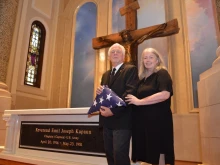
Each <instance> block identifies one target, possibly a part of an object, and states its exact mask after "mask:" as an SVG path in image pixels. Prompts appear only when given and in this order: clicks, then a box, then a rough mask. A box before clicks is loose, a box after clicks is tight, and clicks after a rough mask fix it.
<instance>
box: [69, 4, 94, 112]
mask: <svg viewBox="0 0 220 165" xmlns="http://www.w3.org/2000/svg"><path fill="white" fill-rule="evenodd" d="M96 20H97V7H96V4H94V3H93V2H87V3H85V4H84V5H83V6H81V7H80V9H79V11H78V13H77V16H76V29H75V45H74V61H73V73H72V74H73V76H72V77H73V78H72V98H71V108H76V107H90V106H91V103H92V102H93V93H94V77H95V59H96V58H95V50H94V49H93V48H92V38H94V37H96Z"/></svg>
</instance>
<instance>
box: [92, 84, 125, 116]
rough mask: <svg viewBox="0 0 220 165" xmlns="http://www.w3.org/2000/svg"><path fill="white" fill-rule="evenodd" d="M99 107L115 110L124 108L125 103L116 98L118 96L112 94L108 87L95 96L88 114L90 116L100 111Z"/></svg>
mask: <svg viewBox="0 0 220 165" xmlns="http://www.w3.org/2000/svg"><path fill="white" fill-rule="evenodd" d="M101 106H105V107H108V108H115V107H120V106H126V104H125V102H124V101H123V100H122V99H121V98H120V97H118V95H117V94H116V93H115V92H113V91H112V90H111V89H109V88H108V87H104V89H103V90H102V93H101V94H99V95H96V98H95V100H94V102H93V105H92V106H91V107H90V109H89V111H88V114H92V113H94V112H97V111H99V110H100V107H101Z"/></svg>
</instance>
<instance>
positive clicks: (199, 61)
mask: <svg viewBox="0 0 220 165" xmlns="http://www.w3.org/2000/svg"><path fill="white" fill-rule="evenodd" d="M172 21H174V23H170V22H172ZM160 25H161V26H160ZM156 27H163V29H162V30H161V31H159V32H158V31H154V32H153V33H152V31H153V30H155V29H156ZM126 30H127V31H126ZM156 30H158V29H156ZM168 30H170V31H168ZM125 31H126V32H128V33H127V34H126V35H128V41H126V38H122V37H121V34H122V33H121V32H125ZM142 33H143V34H142ZM0 34H1V37H0V115H1V118H0V164H2V165H9V164H10V165H12V164H13V165H28V164H39V165H44V164H45V165H46V164H47V165H64V164H72V165H95V164H100V165H101V164H103V165H104V164H106V162H105V158H104V157H103V156H102V155H98V156H97V155H95V156H94V155H93V154H90V155H89V156H86V154H85V153H84V154H80V153H82V152H77V153H76V154H74V153H73V154H70V153H72V152H70V151H68V153H66V152H67V151H65V152H63V150H62V151H61V150H58V151H61V153H60V152H57V151H56V150H55V149H53V150H51V149H47V150H44V149H42V148H41V149H39V150H38V148H37V147H32V148H28V147H26V148H25V147H24V145H22V144H21V143H22V139H21V137H20V135H21V132H20V131H21V130H22V129H25V128H26V127H25V125H28V123H33V122H35V123H38V122H48V123H52V124H54V125H56V122H58V123H59V122H60V123H61V122H64V123H65V122H66V123H67V122H68V123H71V122H72V121H73V120H74V121H73V122H78V123H81V122H82V121H83V122H89V123H91V122H98V117H97V116H93V117H88V116H87V115H85V114H86V112H87V110H88V108H89V107H90V106H91V104H92V102H93V99H94V97H95V90H96V89H97V87H98V86H99V84H100V82H101V76H102V74H103V73H104V72H105V71H107V70H108V69H110V68H111V65H110V62H109V61H108V55H107V52H108V48H109V46H111V45H112V44H113V43H116V42H119V43H125V44H126V43H128V45H129V44H130V42H131V40H129V37H133V38H132V41H135V42H136V43H137V44H136V46H133V45H131V44H130V45H129V48H128V49H127V50H128V51H129V52H130V53H128V54H127V56H126V60H127V62H132V63H133V64H135V65H136V66H137V67H139V63H140V57H141V52H142V51H143V50H144V49H145V48H147V47H152V48H155V49H157V50H158V51H159V52H160V53H161V54H162V55H163V58H164V61H165V63H166V66H167V68H168V72H169V73H170V75H171V77H172V80H173V93H174V95H173V97H172V103H171V109H172V113H173V126H174V149H175V160H176V165H219V164H220V129H219V126H220V120H219V119H220V88H219V86H218V85H219V84H220V76H219V75H220V47H219V45H220V0H184V1H183V0H0ZM137 35H140V37H141V39H142V40H138V39H140V38H137V40H135V39H134V37H137ZM71 115H72V116H71ZM28 126H29V125H28ZM21 128H22V129H21ZM84 133H86V131H85V130H84ZM27 136H29V135H27ZM30 136H31V135H30ZM80 137H81V136H80ZM32 140H33V139H32ZM24 141H25V140H24ZM42 143H43V142H42ZM83 144H84V143H83ZM79 145H80V144H79ZM133 165H135V163H133ZM141 165H147V164H146V163H141Z"/></svg>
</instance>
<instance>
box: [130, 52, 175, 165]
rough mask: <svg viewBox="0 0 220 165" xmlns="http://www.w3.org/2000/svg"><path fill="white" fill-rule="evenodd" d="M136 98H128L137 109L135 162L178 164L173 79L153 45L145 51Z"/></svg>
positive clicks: (133, 141)
mask: <svg viewBox="0 0 220 165" xmlns="http://www.w3.org/2000/svg"><path fill="white" fill-rule="evenodd" d="M139 77H140V82H139V85H138V87H137V94H136V97H135V96H133V95H127V97H126V101H127V102H128V103H129V104H134V105H136V106H135V107H134V110H133V130H132V161H134V162H137V161H141V162H147V163H150V164H153V165H164V164H170V165H174V146H173V143H174V142H173V120H172V112H171V109H170V103H171V96H172V95H173V89H172V79H171V77H170V75H169V73H168V72H167V69H166V67H165V65H164V62H163V59H162V57H161V55H160V54H159V53H158V52H157V51H156V50H155V49H153V48H147V49H145V50H144V51H143V53H142V59H141V65H140V70H139Z"/></svg>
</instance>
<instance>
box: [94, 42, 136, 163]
mask: <svg viewBox="0 0 220 165" xmlns="http://www.w3.org/2000/svg"><path fill="white" fill-rule="evenodd" d="M108 57H109V60H110V61H111V64H112V69H111V70H108V71H107V72H105V73H104V74H103V76H102V81H101V85H108V87H109V88H111V89H112V90H113V91H114V92H115V93H116V94H117V95H118V96H119V97H121V98H122V99H123V100H125V96H127V94H131V93H134V91H135V88H136V85H137V83H138V71H137V68H136V67H135V66H134V65H130V64H124V59H125V48H124V47H123V46H122V45H120V44H118V43H116V44H114V45H112V46H111V47H110V48H109V51H108ZM102 89H103V86H100V87H98V88H97V91H96V93H97V94H100V93H101V92H102ZM131 117H132V116H131V107H130V106H126V107H116V108H108V107H104V106H101V109H100V119H99V123H100V126H101V127H103V138H104V147H105V152H106V157H107V161H108V165H130V158H129V146H130V138H131V126H132V125H131V124H132V122H131Z"/></svg>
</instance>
